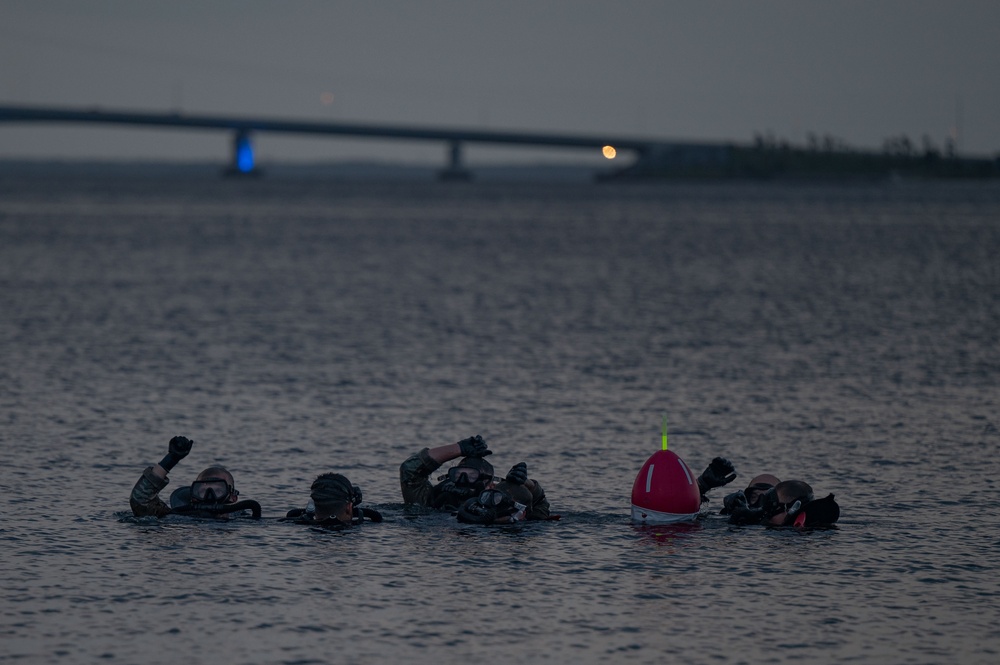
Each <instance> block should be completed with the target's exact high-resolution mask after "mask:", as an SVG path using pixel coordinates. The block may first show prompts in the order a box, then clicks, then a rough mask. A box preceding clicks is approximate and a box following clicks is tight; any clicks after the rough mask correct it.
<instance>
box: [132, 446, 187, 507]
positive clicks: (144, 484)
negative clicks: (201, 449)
mask: <svg viewBox="0 0 1000 665" xmlns="http://www.w3.org/2000/svg"><path fill="white" fill-rule="evenodd" d="M192 445H194V441H192V440H191V439H188V438H186V437H183V436H175V437H174V438H172V439H170V444H169V447H168V452H167V454H166V456H165V457H164V458H163V459H162V460H160V463H159V464H154V465H153V466H148V467H146V469H145V470H144V471H143V472H142V475H141V476H140V477H139V480H137V481H136V483H135V487H133V488H132V495H131V496H130V497H129V505H130V506H131V507H132V514H133V515H135V516H136V517H145V516H147V515H153V516H155V517H164V516H165V515H169V514H170V506H168V505H167V504H166V503H164V502H163V500H162V499H161V498H160V496H159V495H160V491H161V490H163V488H164V487H166V486H167V483H169V482H170V480H169V479H168V478H167V473H168V472H169V471H170V470H171V469H172V468H174V466H175V465H176V464H177V463H178V462H180V461H181V460H182V459H184V458H185V457H186V456H187V454H188V453H189V452H191V446H192Z"/></svg>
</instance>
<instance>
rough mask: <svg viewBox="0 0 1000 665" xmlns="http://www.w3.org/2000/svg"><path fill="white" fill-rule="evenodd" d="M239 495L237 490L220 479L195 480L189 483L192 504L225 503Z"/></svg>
mask: <svg viewBox="0 0 1000 665" xmlns="http://www.w3.org/2000/svg"><path fill="white" fill-rule="evenodd" d="M239 495H240V492H239V490H237V489H236V488H235V487H233V486H232V485H230V484H229V483H227V482H226V481H225V480H223V479H221V478H210V479H209V480H196V481H194V482H193V483H191V502H192V503H226V502H227V501H228V500H229V499H231V498H233V499H235V498H236V497H238V496H239Z"/></svg>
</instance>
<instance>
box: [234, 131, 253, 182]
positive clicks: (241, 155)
mask: <svg viewBox="0 0 1000 665" xmlns="http://www.w3.org/2000/svg"><path fill="white" fill-rule="evenodd" d="M236 168H237V169H238V170H239V172H240V173H250V172H251V171H253V144H252V143H250V136H248V135H247V134H240V135H239V136H238V137H237V138H236Z"/></svg>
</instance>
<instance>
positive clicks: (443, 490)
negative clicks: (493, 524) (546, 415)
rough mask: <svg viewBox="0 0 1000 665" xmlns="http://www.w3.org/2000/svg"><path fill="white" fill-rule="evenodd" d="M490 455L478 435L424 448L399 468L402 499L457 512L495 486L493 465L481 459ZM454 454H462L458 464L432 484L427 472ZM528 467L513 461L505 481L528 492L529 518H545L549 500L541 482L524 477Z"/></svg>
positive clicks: (447, 460)
mask: <svg viewBox="0 0 1000 665" xmlns="http://www.w3.org/2000/svg"><path fill="white" fill-rule="evenodd" d="M492 454H493V451H491V450H490V449H489V446H488V445H487V444H486V441H484V440H483V437H481V436H478V435H477V436H473V437H469V438H467V439H462V440H461V441H459V442H458V443H452V444H448V445H446V446H438V447H436V448H423V449H422V450H420V451H419V452H418V453H415V454H413V455H411V456H410V457H408V458H407V459H406V461H404V462H403V463H402V464H401V465H400V467H399V485H400V489H401V491H402V494H403V501H404V502H405V503H408V504H416V505H420V506H427V507H430V508H434V509H435V510H447V511H451V512H454V511H457V510H458V509H459V508H461V507H462V506H463V505H464V504H465V502H466V501H468V500H469V499H475V498H476V497H478V496H479V495H480V494H481V493H482V492H483V491H484V490H487V489H493V488H494V487H495V484H494V472H493V465H492V464H490V463H489V462H487V461H486V459H484V458H485V457H487V456H488V455H492ZM457 457H462V459H461V460H460V461H459V463H458V464H457V465H456V466H453V467H452V468H450V469H448V473H447V474H446V475H443V476H440V477H439V478H438V481H439V482H438V484H437V485H432V484H431V481H430V475H431V474H432V473H434V472H435V471H437V470H438V469H439V468H440V467H441V465H442V464H444V463H445V462H449V461H451V460H453V459H455V458H457ZM527 469H528V467H527V464H525V463H523V462H522V463H520V464H516V465H514V467H513V468H511V470H510V472H509V473H508V474H507V477H506V478H505V479H504V480H505V481H506V482H507V483H508V485H511V486H523V488H524V489H526V490H527V491H528V492H529V493H530V494H531V497H532V498H531V502H530V504H527V506H528V510H527V512H526V515H527V516H528V519H547V518H548V517H549V502H548V499H546V498H545V492H544V491H543V490H542V487H541V485H539V484H538V483H537V482H535V481H533V480H531V479H529V478H528V477H527V474H528V470H527Z"/></svg>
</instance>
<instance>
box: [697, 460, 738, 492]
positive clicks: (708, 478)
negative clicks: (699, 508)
mask: <svg viewBox="0 0 1000 665" xmlns="http://www.w3.org/2000/svg"><path fill="white" fill-rule="evenodd" d="M734 480H736V469H735V468H734V467H733V463H732V462H730V461H729V460H727V459H726V458H725V457H716V458H715V459H714V460H712V463H711V464H709V465H708V468H707V469H705V471H704V473H702V474H701V475H700V476H699V477H698V489H699V490H701V493H702V494H704V493H705V492H707V491H708V490H710V489H714V488H716V487H722V486H723V485H728V484H729V483H731V482H733V481H734Z"/></svg>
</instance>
